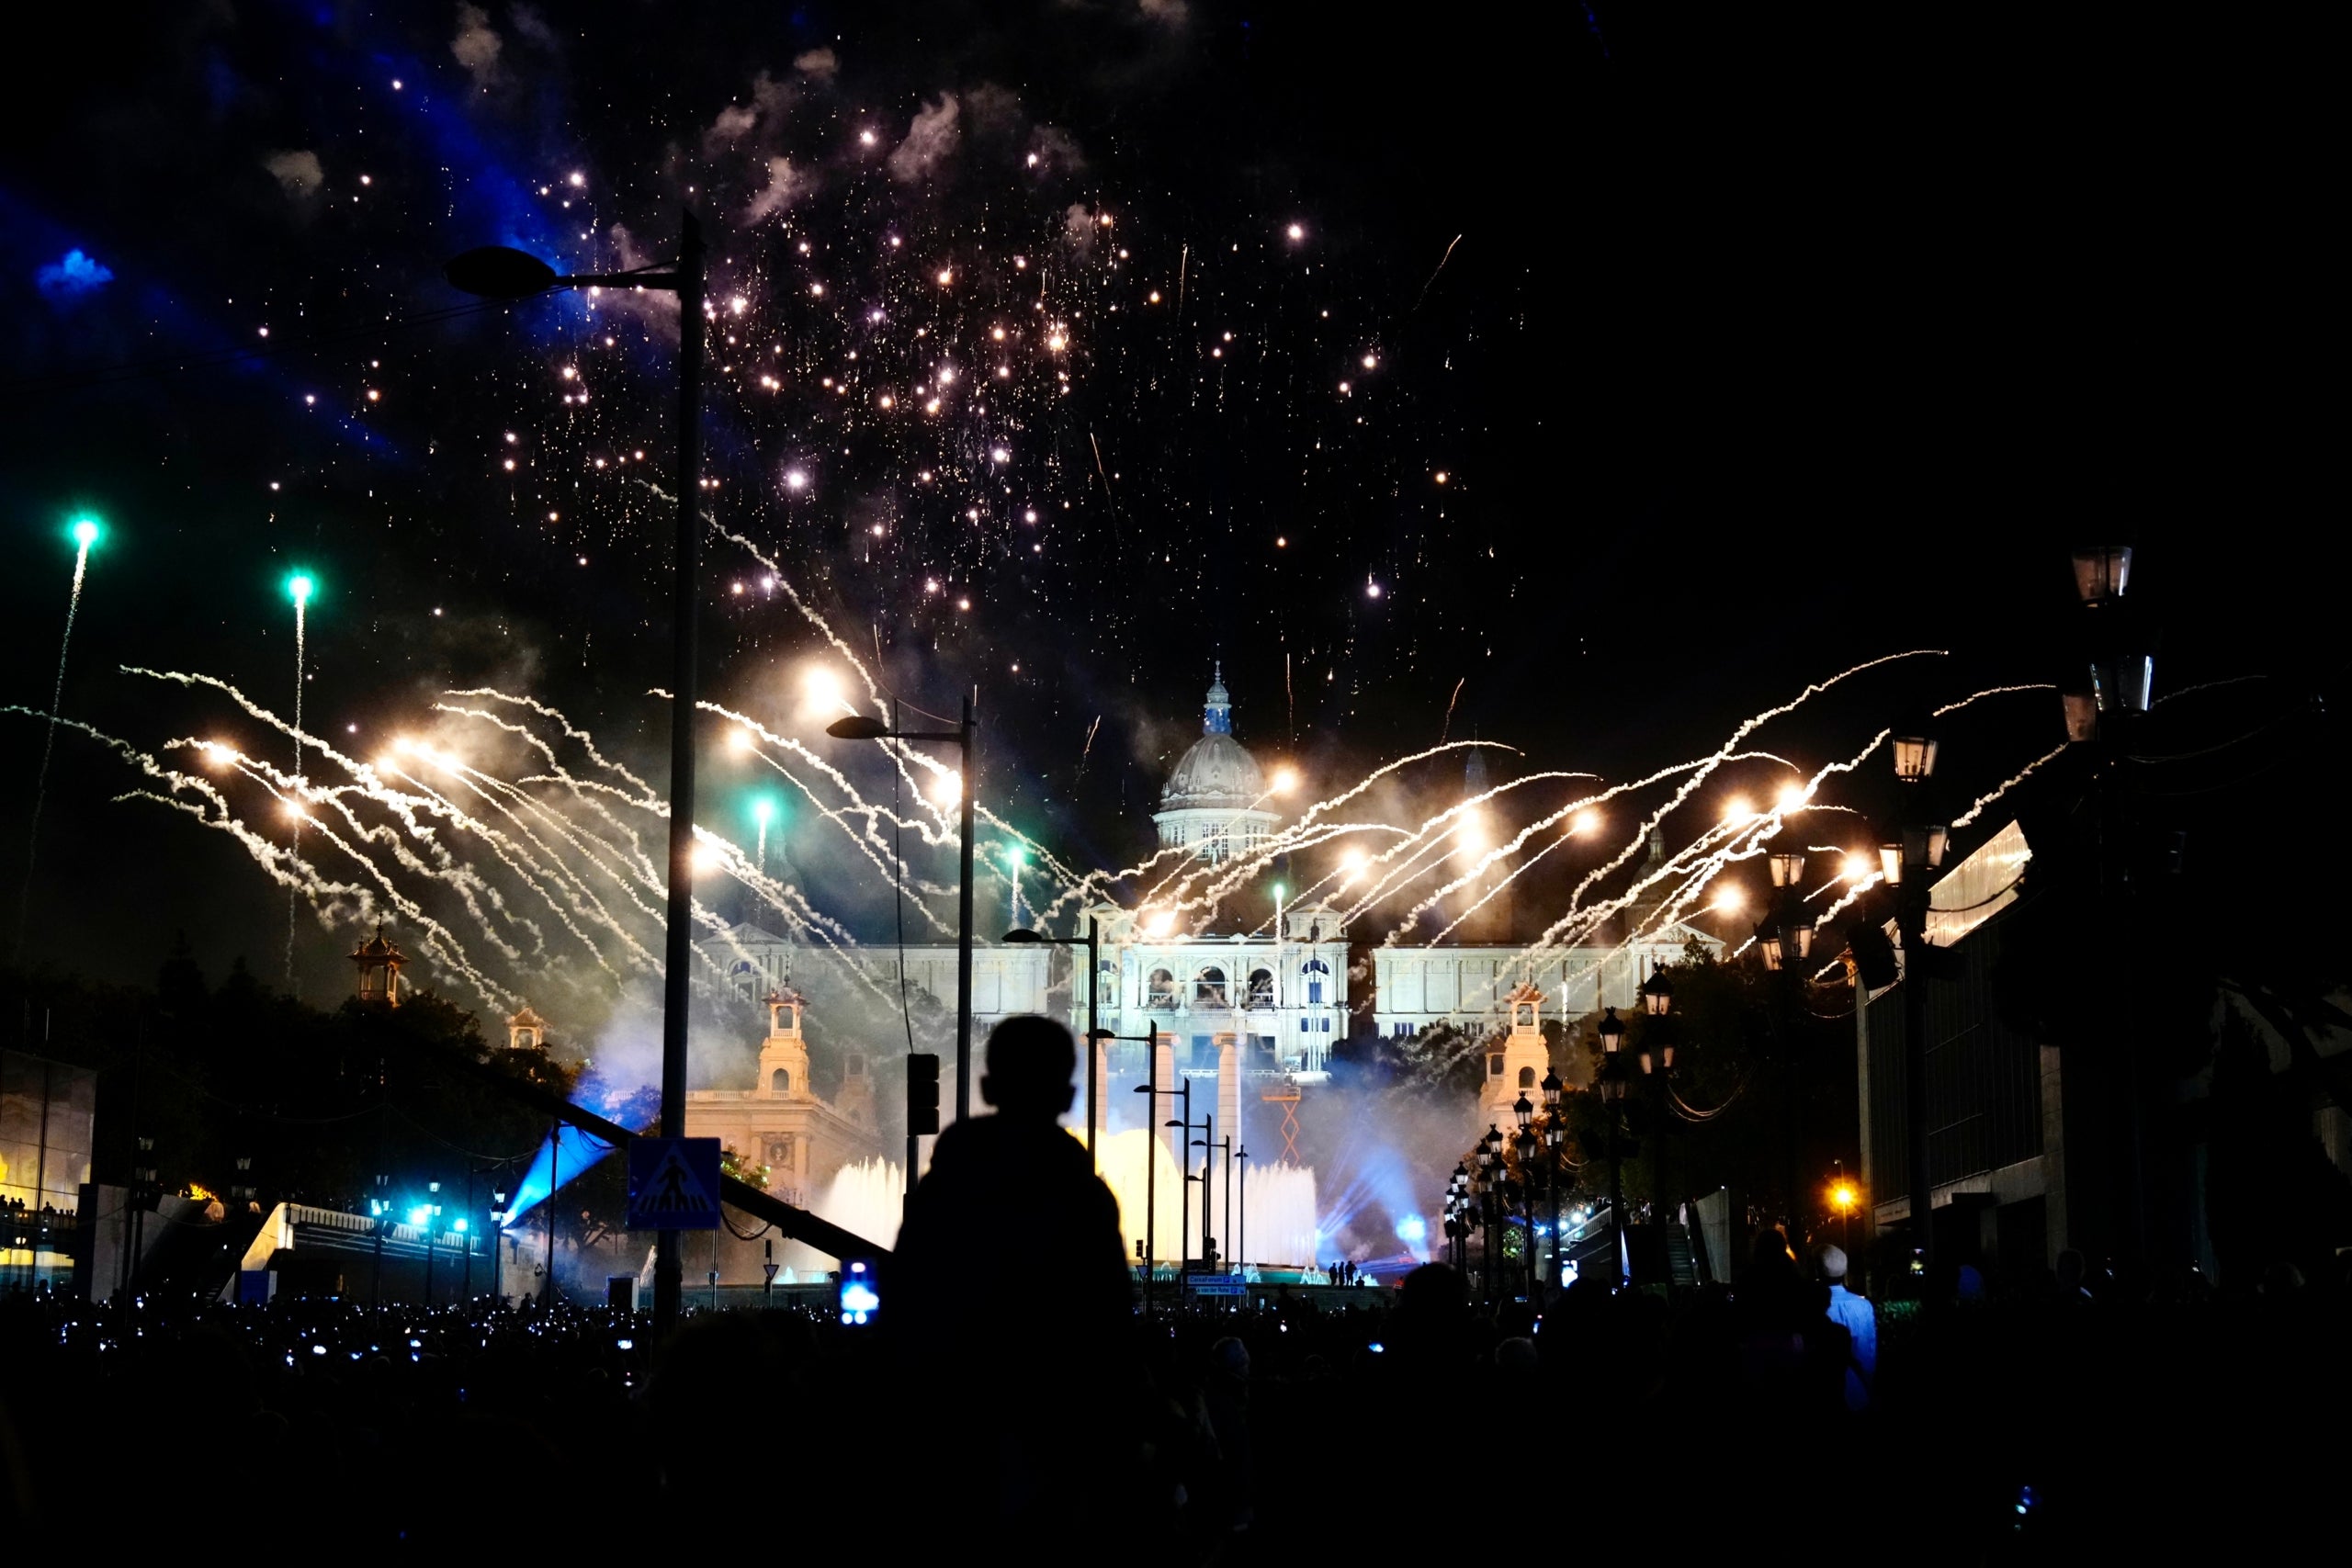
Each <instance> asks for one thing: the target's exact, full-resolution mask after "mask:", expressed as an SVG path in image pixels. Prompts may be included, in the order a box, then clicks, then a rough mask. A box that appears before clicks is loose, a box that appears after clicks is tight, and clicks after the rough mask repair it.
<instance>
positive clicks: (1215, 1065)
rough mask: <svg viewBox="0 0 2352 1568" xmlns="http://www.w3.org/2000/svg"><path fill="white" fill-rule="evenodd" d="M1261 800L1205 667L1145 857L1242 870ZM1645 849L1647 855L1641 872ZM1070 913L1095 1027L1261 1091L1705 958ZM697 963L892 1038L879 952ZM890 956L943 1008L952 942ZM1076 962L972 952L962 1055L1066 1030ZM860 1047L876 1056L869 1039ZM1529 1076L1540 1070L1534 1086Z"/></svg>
mask: <svg viewBox="0 0 2352 1568" xmlns="http://www.w3.org/2000/svg"><path fill="white" fill-rule="evenodd" d="M1470 756H1471V761H1470V763H1469V765H1468V766H1467V767H1466V768H1465V770H1464V783H1463V789H1464V800H1465V801H1476V799H1478V798H1479V797H1480V796H1482V795H1485V794H1486V793H1487V773H1486V766H1487V765H1486V762H1485V761H1484V758H1483V754H1482V753H1481V752H1479V751H1476V750H1474V751H1472V752H1471V754H1470ZM1272 799H1273V791H1272V789H1271V788H1270V787H1269V784H1268V780H1267V775H1266V772H1265V770H1264V769H1263V768H1262V767H1261V765H1260V763H1259V761H1258V760H1257V759H1256V758H1255V757H1254V756H1252V755H1251V754H1250V751H1249V750H1248V749H1247V748H1246V747H1244V746H1243V745H1242V744H1241V743H1240V741H1239V740H1238V739H1236V737H1235V735H1234V733H1233V701H1232V696H1231V694H1230V693H1229V692H1228V691H1227V688H1226V685H1225V682H1224V679H1223V671H1221V670H1220V671H1217V674H1216V679H1215V680H1214V681H1213V682H1212V683H1211V685H1210V686H1209V689H1208V693H1207V696H1206V700H1205V702H1204V705H1203V709H1202V724H1201V736H1200V739H1197V740H1195V741H1194V742H1193V745H1192V746H1191V748H1190V749H1189V750H1186V751H1185V753H1184V754H1183V756H1182V758H1181V759H1180V760H1179V761H1177V763H1176V765H1175V767H1174V769H1173V770H1172V771H1171V772H1170V774H1169V777H1168V781H1167V784H1166V786H1165V787H1164V788H1163V789H1162V791H1161V794H1160V800H1159V809H1158V810H1157V811H1155V812H1154V813H1153V814H1152V818H1151V821H1152V827H1153V829H1154V832H1155V836H1156V838H1157V840H1158V843H1159V848H1160V850H1161V851H1162V852H1163V855H1168V854H1169V853H1170V852H1176V853H1181V854H1182V855H1183V856H1186V857H1189V858H1191V859H1193V860H1195V861H1200V862H1204V863H1208V864H1211V865H1221V864H1225V863H1229V862H1232V861H1235V860H1238V859H1243V858H1246V857H1248V856H1249V855H1250V854H1252V853H1254V852H1257V851H1259V850H1261V848H1262V847H1263V846H1264V845H1265V843H1266V842H1267V841H1268V840H1270V839H1272V837H1273V835H1274V834H1275V833H1276V832H1277V831H1278V830H1279V827H1280V824H1281V821H1282V814H1281V813H1280V812H1279V811H1277V810H1276V809H1274V808H1273V807H1272V804H1271V803H1272ZM1476 852H1477V851H1476V847H1475V845H1473V844H1471V843H1470V842H1469V840H1468V837H1467V830H1465V848H1464V850H1462V851H1460V852H1459V853H1463V854H1473V853H1476ZM1660 853H1661V849H1660V846H1659V845H1658V844H1657V843H1656V842H1655V841H1653V843H1652V846H1651V856H1652V860H1651V863H1652V865H1656V864H1657V862H1658V858H1659V856H1660ZM1474 892H1475V889H1474ZM1508 909H1509V903H1508V898H1507V896H1505V897H1498V898H1495V899H1493V900H1491V901H1490V902H1489V903H1488V904H1487V907H1486V908H1482V909H1481V910H1479V911H1477V912H1476V913H1477V916H1478V917H1479V919H1473V920H1469V921H1466V922H1465V923H1464V930H1468V931H1481V930H1485V931H1495V930H1497V927H1496V926H1495V924H1494V923H1493V922H1494V920H1495V919H1496V913H1495V912H1496V911H1498V910H1500V911H1503V912H1504V914H1505V917H1506V918H1507V912H1508ZM1634 914H1635V919H1634V925H1635V927H1636V929H1638V928H1639V927H1640V926H1641V925H1642V924H1644V923H1645V920H1644V919H1642V917H1643V915H1644V914H1645V911H1643V910H1636V911H1635V912H1634ZM1086 918H1091V919H1094V920H1095V921H1096V922H1097V923H1098V929H1099V931H1100V941H1099V944H1098V954H1099V965H1100V967H1099V971H1098V973H1097V975H1096V976H1094V983H1095V987H1097V990H1096V996H1097V1008H1098V1016H1099V1018H1100V1021H1101V1026H1102V1027H1103V1028H1104V1029H1107V1030H1109V1031H1111V1032H1113V1033H1114V1034H1119V1035H1125V1036H1141V1035H1144V1034H1146V1033H1148V1032H1152V1031H1154V1030H1156V1031H1158V1032H1159V1035H1160V1036H1162V1037H1163V1040H1164V1044H1163V1047H1162V1049H1163V1050H1164V1051H1165V1052H1166V1066H1167V1069H1168V1071H1170V1073H1172V1074H1175V1075H1178V1076H1180V1077H1192V1078H1204V1079H1222V1078H1228V1077H1237V1076H1238V1077H1240V1078H1245V1079H1246V1078H1263V1079H1280V1080H1284V1081H1285V1082H1286V1083H1287V1084H1288V1085H1290V1086H1291V1087H1293V1088H1295V1087H1297V1086H1306V1087H1308V1088H1310V1089H1311V1087H1312V1086H1314V1085H1316V1084H1317V1083H1320V1082H1322V1081H1324V1079H1325V1078H1326V1077H1327V1075H1328V1070H1329V1061H1330V1056H1331V1053H1332V1051H1333V1049H1334V1048H1335V1047H1336V1046H1337V1045H1338V1044H1339V1043H1340V1042H1341V1041H1343V1040H1345V1039H1347V1038H1348V1036H1349V1035H1350V1034H1351V1032H1374V1033H1378V1034H1382V1035H1386V1036H1390V1037H1396V1038H1403V1037H1410V1036H1414V1035H1418V1034H1419V1033H1421V1032H1425V1031H1427V1030H1430V1029H1432V1028H1435V1027H1438V1026H1441V1025H1442V1026H1449V1027H1452V1028H1455V1029H1459V1030H1463V1031H1465V1032H1489V1033H1492V1034H1495V1035H1496V1036H1497V1037H1498V1038H1502V1037H1505V1036H1506V1035H1508V1034H1509V1032H1510V1030H1511V1029H1512V1027H1513V1022H1514V1020H1515V1019H1518V1018H1521V1016H1522V1015H1526V1016H1532V1015H1531V1014H1528V1010H1527V1008H1526V1005H1525V1002H1524V998H1522V997H1521V993H1523V992H1525V991H1527V990H1529V989H1531V988H1532V990H1533V991H1535V992H1536V993H1537V997H1536V1001H1537V1002H1538V1003H1539V1004H1540V1006H1539V1007H1538V1009H1537V1010H1538V1011H1541V1012H1544V1013H1548V1014H1550V1015H1551V1016H1553V1017H1555V1018H1559V1019H1562V1020H1566V1021H1573V1020H1576V1019H1579V1018H1582V1017H1585V1016H1588V1015H1590V1014H1594V1013H1597V1012H1599V1011H1600V1010H1601V1009H1602V1008H1604V1007H1612V1006H1613V1007H1618V1008H1631V1007H1633V1006H1634V1004H1635V1002H1636V999H1637V991H1636V988H1637V987H1639V985H1640V983H1641V980H1642V977H1643V976H1645V975H1646V974H1647V973H1648V972H1649V965H1650V964H1652V963H1653V962H1657V963H1674V962H1677V961H1679V959H1680V958H1681V957H1682V956H1683V950H1684V947H1685V945H1686V944H1687V943H1689V942H1691V941H1694V940H1695V941H1697V942H1700V943H1701V944H1702V945H1703V946H1705V947H1707V948H1709V949H1710V950H1712V951H1714V952H1717V953H1720V952H1721V950H1722V946H1723V944H1722V942H1720V941H1718V940H1717V939H1716V938H1714V937H1713V936H1711V935H1708V934H1707V933H1705V932H1702V931H1698V930H1696V929H1695V928H1692V927H1690V926H1686V925H1681V924H1673V925H1669V926H1667V927H1665V928H1664V929H1662V930H1660V931H1656V932H1653V933H1649V934H1646V935H1645V936H1644V937H1642V938H1641V939H1640V940H1639V941H1637V942H1632V943H1627V944H1623V945H1610V946H1601V945H1593V946H1580V947H1573V948H1545V949H1543V950H1541V951H1540V952H1535V953H1531V951H1530V950H1529V949H1528V948H1527V947H1525V946H1522V945H1516V944H1511V943H1509V942H1483V943H1478V944H1475V945H1460V944H1454V943H1451V942H1440V943H1437V944H1433V945H1423V944H1405V943H1401V942H1400V943H1396V944H1393V945H1385V946H1381V947H1376V948H1373V949H1371V950H1369V951H1368V952H1367V953H1362V954H1360V955H1357V956H1355V957H1354V958H1352V959H1351V953H1350V939H1351V931H1350V929H1349V926H1348V922H1347V920H1346V918H1345V916H1344V914H1343V912H1342V911H1341V910H1340V908H1337V907H1335V906H1334V905H1333V904H1332V903H1330V902H1329V901H1327V900H1324V899H1320V898H1316V899H1310V900H1306V901H1302V902H1299V903H1295V904H1294V903H1286V902H1284V901H1283V900H1282V898H1281V897H1280V894H1279V891H1277V895H1276V901H1275V912H1274V917H1273V919H1271V920H1261V921H1259V922H1257V923H1255V924H1253V925H1251V926H1250V927H1249V928H1248V929H1244V930H1230V929H1228V930H1223V931H1219V930H1216V929H1211V930H1207V931H1191V930H1186V929H1182V926H1181V922H1180V921H1179V920H1178V919H1176V917H1175V915H1174V913H1173V912H1172V911H1167V910H1158V911H1154V910H1149V909H1145V910H1136V909H1127V908H1120V907H1118V906H1115V905H1111V904H1099V905H1095V906H1093V907H1091V908H1088V909H1086V910H1085V911H1084V913H1083V915H1082V916H1081V918H1080V924H1079V926H1078V927H1077V928H1076V929H1078V930H1081V931H1082V930H1083V920H1084V919H1086ZM1480 920H1484V921H1485V922H1486V923H1485V924H1484V925H1483V926H1482V925H1481V923H1480ZM1236 923H1237V924H1238V922H1236ZM705 950H706V952H707V953H709V954H710V956H711V957H712V959H713V960H714V961H715V962H716V963H717V964H718V967H719V968H720V970H721V971H722V972H723V973H725V974H726V975H727V976H728V977H729V983H730V984H731V985H732V986H733V987H734V988H735V989H736V991H737V992H738V994H739V995H740V996H741V998H742V999H743V1000H744V1001H745V1002H746V1003H747V1004H750V1003H756V1002H758V1001H760V1000H761V999H762V998H765V997H766V996H767V995H768V993H769V992H770V991H772V990H779V989H784V990H797V992H798V993H799V994H801V995H805V996H808V997H809V998H812V1001H813V1003H814V1005H816V1006H817V1007H819V1008H820V1009H821V1010H822V1011H823V1014H824V1016H825V1018H826V1021H827V1025H828V1028H829V1030H830V1029H831V1028H835V1027H839V1026H840V1024H841V1022H842V1020H843V1019H844V1018H847V1017H851V1016H854V1014H855V1006H856V1004H857V1003H858V1002H859V1000H860V998H866V999H870V1000H871V1001H872V1002H873V1003H874V1004H876V1005H877V1006H878V1008H879V1009H880V1011H881V1013H887V1014H888V1021H889V1023H890V1026H891V1030H892V1032H895V1031H896V1030H897V1028H898V1027H899V1026H898V1023H897V1016H898V1008H899V964H900V962H901V958H900V954H901V950H900V949H899V948H897V947H895V946H890V947H871V948H845V947H838V946H833V945H830V944H817V943H811V942H806V941H794V940H790V939H787V938H786V937H783V936H779V935H777V934H776V933H775V932H773V931H767V930H765V929H764V928H763V927H760V926H758V925H756V924H748V923H747V924H744V925H740V926H737V927H735V928H734V929H732V930H731V931H728V932H727V933H725V934H724V935H723V936H721V937H718V938H717V939H714V940H713V941H711V942H707V943H706V944H705ZM903 955H904V959H903V961H904V964H905V976H906V983H907V987H908V989H909V992H910V994H913V995H915V996H917V997H919V998H921V1001H922V1005H923V1006H925V1007H926V1008H940V1009H944V1010H947V1011H948V1012H950V1013H952V1011H953V1010H954V1008H955V1004H956V948H955V946H954V944H953V943H938V942H930V943H924V944H921V945H912V946H909V947H907V948H905V949H904V950H903ZM1084 964H1085V958H1084V950H1083V949H1082V948H1080V949H1069V948H1062V947H1055V946H1045V945H1038V944H1019V945H1007V944H1003V943H999V942H978V943H976V944H975V948H974V953H973V962H972V1015H973V1016H972V1026H973V1034H974V1041H975V1046H976V1049H977V1045H978V1041H979V1040H980V1039H982V1038H984V1037H985V1036H986V1034H987V1032H988V1031H989V1029H991V1028H993V1027H994V1026H995V1025H996V1024H997V1023H998V1022H999V1021H1001V1020H1003V1019H1005V1018H1008V1017H1011V1016H1012V1015H1013V1014H1016V1013H1026V1012H1042V1013H1050V1014H1054V1015H1057V1016H1059V1017H1062V1018H1064V1019H1066V1020H1067V1021H1069V1023H1070V1025H1071V1028H1072V1029H1073V1031H1083V1030H1084V1029H1085V1027H1086V1023H1087V1005H1088V987H1087V984H1086V981H1087V976H1085V975H1084V974H1083V972H1082V971H1083V969H1084ZM845 1009H846V1010H845ZM876 1016H880V1014H879V1013H877V1014H876ZM875 1032H876V1035H877V1036H879V1034H880V1033H881V1031H880V1030H879V1029H878V1028H877V1029H876V1031H875ZM1514 1038H1516V1037H1515V1036H1514ZM1532 1038H1534V1039H1536V1040H1538V1041H1540V1039H1541V1036H1540V1034H1537V1035H1534V1036H1532ZM876 1048H877V1049H882V1048H885V1047H883V1046H882V1045H881V1043H880V1041H879V1039H878V1038H877V1041H876ZM901 1048H903V1047H901ZM1526 1048H1527V1039H1526V1038H1521V1039H1520V1054H1521V1055H1525V1053H1526ZM1140 1049H1141V1048H1140V1047H1137V1046H1118V1047H1114V1048H1113V1049H1112V1051H1111V1052H1110V1053H1108V1058H1109V1062H1110V1065H1113V1066H1114V1070H1125V1069H1127V1068H1133V1069H1134V1070H1136V1071H1140V1070H1141V1056H1140ZM1507 1056H1510V1053H1509V1052H1508V1051H1507V1050H1501V1049H1498V1050H1497V1051H1495V1052H1493V1053H1490V1057H1491V1059H1490V1061H1489V1064H1488V1065H1489V1067H1490V1069H1491V1070H1490V1073H1489V1077H1490V1078H1491V1079H1494V1080H1497V1081H1496V1083H1494V1084H1490V1086H1489V1088H1490V1089H1496V1088H1498V1086H1499V1084H1500V1080H1502V1079H1506V1078H1507V1079H1508V1080H1509V1087H1510V1092H1509V1093H1507V1094H1503V1095H1502V1103H1504V1104H1506V1105H1507V1104H1508V1103H1509V1102H1510V1100H1513V1099H1515V1098H1516V1097H1517V1094H1518V1092H1519V1089H1518V1077H1519V1074H1518V1070H1517V1066H1514V1065H1511V1064H1517V1063H1518V1058H1517V1057H1510V1062H1509V1063H1507V1062H1506V1057H1507ZM1519 1065H1524V1064H1519ZM1541 1077H1543V1071H1542V1070H1541V1069H1539V1070H1538V1071H1537V1072H1536V1073H1535V1078H1536V1079H1539V1080H1540V1079H1541ZM1238 1092H1239V1091H1238V1086H1237V1085H1235V1084H1231V1083H1222V1082H1221V1083H1219V1085H1218V1087H1217V1089H1216V1095H1217V1100H1218V1102H1219V1103H1220V1105H1222V1106H1223V1107H1225V1108H1227V1111H1231V1109H1232V1108H1233V1107H1234V1106H1235V1104H1236V1103H1237V1095H1238ZM952 1093H953V1088H952V1085H951V1086H944V1087H943V1095H952ZM1245 1098H1257V1096H1255V1095H1251V1096H1248V1097H1245Z"/></svg>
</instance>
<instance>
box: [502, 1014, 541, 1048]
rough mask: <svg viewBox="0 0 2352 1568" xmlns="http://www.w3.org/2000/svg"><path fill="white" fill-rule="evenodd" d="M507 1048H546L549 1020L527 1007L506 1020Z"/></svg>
mask: <svg viewBox="0 0 2352 1568" xmlns="http://www.w3.org/2000/svg"><path fill="white" fill-rule="evenodd" d="M506 1048H507V1049H508V1050H509V1051H544V1050H546V1049H547V1048H548V1021H547V1020H546V1019H543V1018H541V1017H540V1016H539V1015H538V1014H537V1013H535V1012H533V1011H532V1010H530V1009H529V1008H527V1007H526V1008H525V1009H524V1010H522V1011H521V1012H518V1013H516V1014H515V1016H514V1017H513V1018H510V1019H508V1020H507V1021H506Z"/></svg>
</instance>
